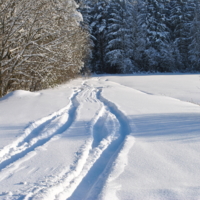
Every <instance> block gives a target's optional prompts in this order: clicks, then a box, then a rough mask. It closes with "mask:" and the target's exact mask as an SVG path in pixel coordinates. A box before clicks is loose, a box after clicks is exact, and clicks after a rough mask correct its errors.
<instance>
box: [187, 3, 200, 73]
mask: <svg viewBox="0 0 200 200" xmlns="http://www.w3.org/2000/svg"><path fill="white" fill-rule="evenodd" d="M195 5H196V9H195V17H194V20H193V22H192V24H191V34H192V42H191V44H190V45H189V60H190V64H191V70H195V71H200V5H199V2H198V1H197V0H196V1H195Z"/></svg>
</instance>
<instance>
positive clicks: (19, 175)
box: [0, 74, 200, 200]
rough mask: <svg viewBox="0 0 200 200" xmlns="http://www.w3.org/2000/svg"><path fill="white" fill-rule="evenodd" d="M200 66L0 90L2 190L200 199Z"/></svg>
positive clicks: (53, 195) (75, 198) (52, 195)
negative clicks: (33, 89) (187, 70)
mask: <svg viewBox="0 0 200 200" xmlns="http://www.w3.org/2000/svg"><path fill="white" fill-rule="evenodd" d="M199 93H200V75H199V74H150V75H147V74H143V75H142V74H140V75H124V76H121V75H115V76H114V75H102V76H93V77H91V78H89V79H82V78H79V79H76V80H73V81H71V82H69V83H66V84H64V85H61V86H59V87H57V88H54V89H48V90H43V91H39V92H27V91H15V92H12V93H10V94H8V95H6V96H5V97H3V98H1V99H0V125H1V126H0V138H1V140H0V199H2V200H4V199H9V200H13V199H24V200H30V199H32V200H39V199H44V200H51V199H52V200H53V199H59V200H62V199H65V200H66V199H68V200H82V199H90V200H94V199H95V200H96V199H101V200H108V199H112V200H128V199H131V200H132V199H136V200H140V199H142V200H147V199H148V200H149V199H150V200H151V199H152V200H156V199H158V200H160V199H164V200H169V199H176V200H188V199H190V200H193V199H194V200H196V199H200V173H199V169H200V159H199V158H200V137H199V136H200V134H199V130H200V106H199V105H200V95H199Z"/></svg>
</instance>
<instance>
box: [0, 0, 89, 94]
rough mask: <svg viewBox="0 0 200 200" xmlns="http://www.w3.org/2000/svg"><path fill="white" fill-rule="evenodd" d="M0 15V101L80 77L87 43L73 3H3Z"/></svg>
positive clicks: (45, 0) (5, 0)
mask: <svg viewBox="0 0 200 200" xmlns="http://www.w3.org/2000/svg"><path fill="white" fill-rule="evenodd" d="M0 12H1V16H0V42H1V47H0V96H3V95H5V94H6V93H7V92H9V91H12V90H15V89H27V90H31V91H33V90H38V89H42V88H47V87H50V86H53V85H55V84H59V83H62V82H64V81H66V80H68V79H69V78H72V77H74V76H75V75H76V74H77V72H79V71H80V69H81V67H82V66H83V62H82V60H83V58H84V56H85V54H86V52H87V47H88V45H87V41H88V39H87V33H86V31H85V30H83V29H81V27H80V26H79V22H78V21H80V20H81V17H80V15H79V13H77V11H76V4H75V2H73V1H62V0H54V1H48V0H39V1H37V2H33V1H26V0H2V1H1V3H0Z"/></svg>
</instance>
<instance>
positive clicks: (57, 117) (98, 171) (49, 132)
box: [0, 81, 130, 200]
mask: <svg viewBox="0 0 200 200" xmlns="http://www.w3.org/2000/svg"><path fill="white" fill-rule="evenodd" d="M85 104H91V105H92V104H93V105H97V110H96V112H95V114H94V116H93V117H92V118H91V120H90V126H89V127H90V128H89V132H90V137H89V138H88V139H87V141H86V142H85V144H84V145H83V146H82V147H81V148H80V150H79V152H77V155H78V157H76V158H75V162H74V164H72V165H71V167H70V169H68V170H63V171H62V172H61V173H60V174H59V175H58V176H56V177H52V182H54V184H53V185H51V187H49V186H48V187H47V186H38V185H37V187H32V188H30V189H29V191H28V192H27V193H26V195H20V194H18V195H16V196H18V197H19V198H18V199H26V200H28V199H46V200H47V199H48V200H51V199H52V200H53V199H59V200H60V199H68V200H72V199H74V200H76V199H79V200H81V199H97V198H98V195H99V194H100V193H101V191H102V189H103V186H104V185H105V183H106V180H107V178H108V175H109V173H110V171H111V168H112V166H113V163H114V161H115V160H116V158H117V156H118V154H119V152H120V151H121V149H122V147H123V144H124V141H125V138H126V136H127V135H128V134H129V133H130V127H129V124H128V122H127V119H126V116H125V115H124V114H123V113H122V112H121V111H120V110H119V109H118V108H117V106H116V105H115V104H114V103H113V102H110V101H108V100H107V99H105V98H104V97H103V96H102V88H99V87H96V88H95V87H93V86H92V85H89V84H88V83H87V82H86V81H83V83H82V86H81V87H80V88H78V89H74V92H73V94H72V95H71V97H70V102H69V104H68V105H67V106H66V107H64V108H62V109H61V110H59V111H57V112H55V113H53V114H51V115H49V116H47V117H44V118H41V119H39V120H37V121H35V122H33V123H32V124H30V125H29V126H28V127H27V128H26V129H25V131H24V134H22V135H21V136H20V137H19V138H18V139H17V140H16V141H14V142H13V143H11V144H9V145H7V146H5V147H4V148H3V149H2V150H1V151H0V181H2V180H4V179H5V178H7V177H9V175H10V174H12V173H14V172H15V171H16V169H17V168H18V167H19V166H20V165H21V164H22V163H23V162H25V161H26V160H27V159H30V158H31V156H30V155H29V154H31V153H32V154H34V152H35V150H36V149H37V148H39V147H41V146H43V145H45V144H47V143H48V142H49V141H51V139H53V138H54V137H55V136H56V135H59V134H62V133H64V132H65V133H66V132H68V130H69V129H70V127H71V126H72V125H74V126H75V125H76V123H77V122H76V121H78V119H77V115H81V112H82V109H83V107H84V105H85ZM53 179H55V180H53ZM56 179H57V180H56ZM11 199H12V198H11Z"/></svg>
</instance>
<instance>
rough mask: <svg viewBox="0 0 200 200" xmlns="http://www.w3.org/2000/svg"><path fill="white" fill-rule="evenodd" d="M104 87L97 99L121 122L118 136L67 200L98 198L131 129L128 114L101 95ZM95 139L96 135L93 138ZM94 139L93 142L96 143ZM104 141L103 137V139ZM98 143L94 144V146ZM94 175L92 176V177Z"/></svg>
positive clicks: (98, 93)
mask: <svg viewBox="0 0 200 200" xmlns="http://www.w3.org/2000/svg"><path fill="white" fill-rule="evenodd" d="M101 92H102V89H100V90H99V91H98V92H97V99H98V100H99V101H100V102H101V103H102V104H103V105H104V107H105V108H106V109H107V110H108V111H109V112H110V113H111V115H114V116H115V117H116V119H117V121H118V123H119V126H120V127H119V135H118V137H116V135H115V138H111V141H110V143H109V144H108V145H107V146H106V147H105V149H104V150H103V151H102V152H101V154H100V155H99V157H98V159H97V160H96V161H95V162H94V163H93V165H92V166H91V168H90V169H89V171H88V172H87V174H86V175H85V176H84V177H83V179H82V181H81V182H80V184H79V185H78V186H77V187H76V189H75V190H74V192H73V194H72V195H71V196H70V197H69V198H68V199H67V200H77V199H79V200H94V199H98V196H99V194H100V193H101V191H102V189H103V186H104V184H105V182H106V180H107V178H108V175H109V173H110V171H111V168H112V165H113V163H114V161H115V160H116V158H117V156H118V154H119V152H120V151H121V149H122V148H123V145H124V141H125V138H126V136H127V135H129V134H130V132H131V129H130V126H129V124H128V121H127V118H126V116H125V115H124V114H123V113H122V112H121V111H120V110H119V109H118V108H117V106H116V105H115V104H114V103H112V102H110V101H108V100H107V99H105V98H104V97H103V96H102V95H101ZM115 131H116V130H115ZM93 139H94V141H95V137H94V138H93ZM94 141H93V144H94ZM101 141H103V139H102V140H101ZM95 146H98V145H94V146H93V148H94V147H95ZM91 177H92V178H91Z"/></svg>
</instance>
